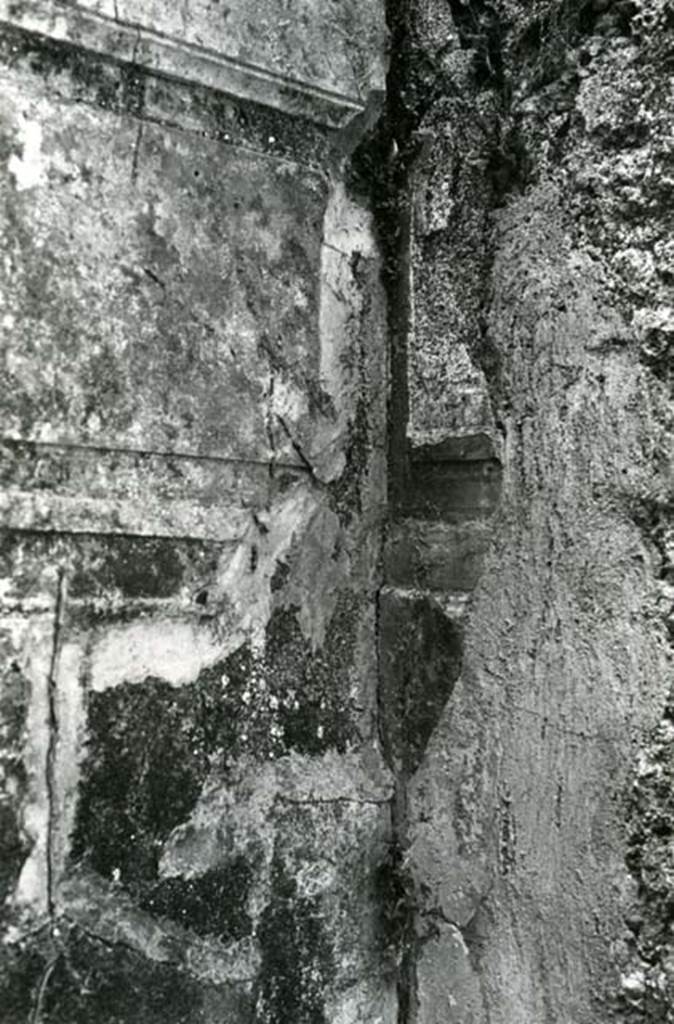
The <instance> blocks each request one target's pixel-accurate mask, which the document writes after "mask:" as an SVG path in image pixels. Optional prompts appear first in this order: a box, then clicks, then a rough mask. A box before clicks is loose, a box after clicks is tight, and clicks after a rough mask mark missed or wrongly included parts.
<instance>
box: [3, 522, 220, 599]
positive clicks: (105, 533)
mask: <svg viewBox="0 0 674 1024" xmlns="http://www.w3.org/2000/svg"><path fill="white" fill-rule="evenodd" d="M2 533H14V534H20V535H23V536H26V537H44V536H48V537H77V538H79V539H80V540H83V539H85V538H88V539H91V540H96V539H98V538H100V537H116V538H119V539H120V540H125V539H126V540H147V541H151V540H167V541H178V542H189V543H190V544H216V545H217V546H218V547H223V548H226V547H232V548H233V547H236V545H237V544H238V543H239V540H233V539H231V538H227V537H226V538H224V540H223V539H221V538H219V537H217V536H214V535H212V534H209V533H206V532H202V533H152V532H148V533H141V532H140V531H138V530H126V529H119V530H114V529H112V528H110V529H105V528H104V527H103V528H101V529H94V528H93V527H92V528H89V529H85V528H82V529H81V530H78V529H76V528H75V527H56V526H43V527H40V526H11V525H8V524H7V523H3V522H0V534H2ZM2 607H3V606H2V604H1V603H0V608H2ZM51 610H52V611H53V608H52V609H51Z"/></svg>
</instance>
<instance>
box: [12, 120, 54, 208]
mask: <svg viewBox="0 0 674 1024" xmlns="http://www.w3.org/2000/svg"><path fill="white" fill-rule="evenodd" d="M19 140H20V142H21V146H22V148H23V155H22V156H20V157H19V156H17V155H16V153H12V155H11V156H10V158H9V163H8V164H7V168H8V170H9V173H10V174H11V175H12V176H13V178H14V181H15V182H16V187H17V189H18V191H19V192H24V191H26V189H29V188H35V187H36V186H37V185H42V184H43V183H44V181H45V179H46V175H45V160H44V156H43V153H42V125H41V124H40V123H39V122H38V121H31V120H29V119H28V118H27V117H26V116H25V115H24V117H23V119H22V123H21V125H20V127H19Z"/></svg>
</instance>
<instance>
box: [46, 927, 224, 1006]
mask: <svg viewBox="0 0 674 1024" xmlns="http://www.w3.org/2000/svg"><path fill="white" fill-rule="evenodd" d="M204 997H205V991H204V986H203V985H202V984H201V983H200V982H198V981H196V980H195V979H193V978H190V977H189V976H188V975H187V974H184V973H183V972H181V971H180V970H178V969H176V968H175V967H173V966H170V965H168V964H161V963H153V962H152V961H149V960H147V959H145V958H144V957H143V956H141V955H140V954H138V953H135V952H133V951H132V950H130V949H129V948H128V947H126V946H123V945H121V944H119V945H110V944H107V943H105V944H104V943H102V942H99V941H96V940H93V939H91V938H90V937H89V936H88V935H84V934H82V933H80V932H78V931H77V930H75V929H72V930H70V932H69V934H68V935H67V937H66V939H65V941H64V942H63V945H62V950H61V954H60V956H59V957H58V960H57V961H56V963H55V965H54V969H53V971H52V972H51V975H50V976H49V978H48V983H47V987H46V992H45V993H44V998H43V1016H42V1019H43V1021H45V1022H46V1021H48V1022H49V1024H118V1022H120V1021H123V1022H124V1024H197V1022H200V1021H203V1012H202V1007H203V1002H204Z"/></svg>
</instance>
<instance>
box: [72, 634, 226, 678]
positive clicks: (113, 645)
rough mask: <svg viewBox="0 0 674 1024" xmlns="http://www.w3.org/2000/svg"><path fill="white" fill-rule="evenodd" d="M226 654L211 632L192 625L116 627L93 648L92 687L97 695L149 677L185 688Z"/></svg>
mask: <svg viewBox="0 0 674 1024" xmlns="http://www.w3.org/2000/svg"><path fill="white" fill-rule="evenodd" d="M227 653H228V651H227V650H223V645H222V644H220V643H217V642H216V640H215V638H214V637H213V634H212V632H211V631H210V630H208V629H204V628H200V627H198V626H196V625H195V624H193V623H191V622H171V621H170V620H167V621H164V622H139V623H132V624H130V625H125V626H115V627H113V628H111V629H108V630H106V632H105V634H104V635H103V637H102V638H101V639H100V640H99V641H98V643H97V644H96V645H95V647H94V650H93V653H92V658H91V686H92V689H93V690H95V691H96V692H97V693H100V692H102V691H103V690H107V689H109V688H110V687H113V686H119V685H120V683H140V682H143V680H145V679H147V677H148V676H156V677H158V678H160V679H164V680H165V681H166V682H167V683H170V684H171V686H184V685H185V684H186V683H192V682H194V680H195V679H196V677H197V676H198V675H199V672H200V671H201V670H202V669H203V668H206V667H207V666H208V665H212V664H213V662H215V661H217V660H218V659H219V658H222V657H224V656H226V654H227Z"/></svg>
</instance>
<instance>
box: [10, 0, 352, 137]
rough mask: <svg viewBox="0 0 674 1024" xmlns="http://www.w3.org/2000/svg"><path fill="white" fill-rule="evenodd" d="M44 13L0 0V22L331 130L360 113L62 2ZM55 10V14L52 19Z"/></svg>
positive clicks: (297, 83) (297, 84) (35, 6)
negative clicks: (16, 9) (16, 7)
mask: <svg viewBox="0 0 674 1024" xmlns="http://www.w3.org/2000/svg"><path fill="white" fill-rule="evenodd" d="M44 8H45V5H44V2H43V0H42V2H39V0H37V2H33V3H30V2H29V3H27V4H26V3H24V4H22V5H21V10H20V13H19V14H13V13H12V11H11V4H10V3H9V2H8V0H0V19H1V20H2V21H4V22H6V23H7V24H9V25H15V26H17V27H19V28H23V29H25V30H28V31H35V32H37V33H39V34H41V35H45V36H47V37H48V38H50V39H54V40H57V41H61V42H68V43H71V44H74V45H78V46H82V47H84V48H85V49H88V50H93V51H95V52H97V53H99V54H101V55H103V56H106V57H109V58H112V59H113V60H121V61H126V62H128V63H133V64H136V65H137V66H138V67H139V68H142V69H144V70H146V71H150V72H156V73H158V74H162V75H165V76H168V77H172V78H175V79H178V80H181V81H187V82H190V81H193V82H195V83H198V84H200V85H203V86H206V87H208V88H211V89H214V90H217V91H218V92H224V93H228V94H230V95H232V96H234V97H235V98H237V99H243V100H249V101H252V102H255V103H259V104H261V105H262V106H267V107H273V108H275V109H278V110H281V111H283V112H285V113H289V114H294V115H299V116H301V117H304V118H307V119H308V120H311V121H314V122H316V123H318V124H322V125H327V126H328V127H331V128H340V127H343V126H344V125H345V124H346V123H348V121H350V120H351V119H352V118H353V117H354V116H355V115H356V114H358V113H360V112H361V111H362V110H364V108H365V101H364V100H361V98H360V97H352V96H347V95H344V94H342V93H340V92H337V91H336V90H335V91H333V90H330V89H325V88H324V87H322V86H317V85H313V84H311V83H309V82H306V81H303V80H302V79H296V78H293V77H292V76H290V75H283V74H281V73H280V72H275V71H271V70H269V69H268V68H264V67H262V66H260V65H257V64H253V63H248V62H246V61H242V60H240V59H238V58H236V57H231V56H228V55H226V54H223V53H219V52H218V51H217V50H213V49H211V48H209V47H206V46H201V45H199V44H196V43H191V42H186V41H182V40H179V39H176V38H175V37H174V36H170V35H168V34H165V33H162V32H160V31H158V30H156V29H151V28H149V27H147V26H145V25H142V24H139V23H136V22H126V21H121V20H117V19H115V18H114V17H110V16H108V15H105V14H101V13H99V12H95V11H90V10H87V9H86V8H83V7H80V6H79V5H77V4H71V3H66V2H65V0H54V4H53V6H51V8H50V10H47V11H45V9H44ZM56 10H59V11H60V13H59V14H55V12H56ZM111 33H114V35H115V36H116V39H115V47H114V50H113V49H112V48H111V46H110V45H109V43H110V34H111ZM143 50H144V52H143Z"/></svg>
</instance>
